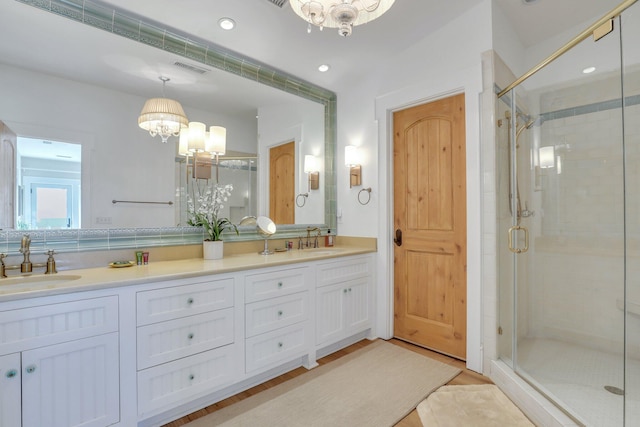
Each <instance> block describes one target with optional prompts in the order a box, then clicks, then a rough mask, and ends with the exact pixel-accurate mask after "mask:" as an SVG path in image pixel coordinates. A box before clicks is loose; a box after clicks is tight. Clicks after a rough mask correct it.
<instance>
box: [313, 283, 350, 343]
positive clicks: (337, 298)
mask: <svg viewBox="0 0 640 427" xmlns="http://www.w3.org/2000/svg"><path fill="white" fill-rule="evenodd" d="M345 292H346V288H344V286H343V285H342V284H337V285H331V286H323V287H321V288H318V289H317V290H316V344H324V343H327V342H330V341H334V340H339V339H340V338H341V337H342V331H343V330H344V325H345V319H344V313H345V310H344V307H343V305H344V302H345V297H344V295H343V294H344V293H345Z"/></svg>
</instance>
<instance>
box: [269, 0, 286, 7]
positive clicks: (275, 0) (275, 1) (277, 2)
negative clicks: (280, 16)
mask: <svg viewBox="0 0 640 427" xmlns="http://www.w3.org/2000/svg"><path fill="white" fill-rule="evenodd" d="M267 1H268V2H269V3H273V4H275V5H276V6H278V7H282V6H284V4H285V3H286V2H287V0H267Z"/></svg>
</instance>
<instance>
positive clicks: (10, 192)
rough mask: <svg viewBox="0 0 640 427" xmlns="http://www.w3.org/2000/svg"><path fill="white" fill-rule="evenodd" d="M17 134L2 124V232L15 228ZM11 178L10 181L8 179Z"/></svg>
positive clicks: (0, 183) (0, 144)
mask: <svg viewBox="0 0 640 427" xmlns="http://www.w3.org/2000/svg"><path fill="white" fill-rule="evenodd" d="M17 144H18V143H17V137H16V134H15V132H13V131H12V130H11V129H9V128H8V127H7V126H6V125H5V124H4V123H2V122H0V171H2V175H3V177H4V178H3V179H2V180H0V200H2V201H3V202H2V203H1V204H0V230H1V229H7V228H14V227H15V226H16V223H15V200H16V193H15V191H16V147H17ZM6 178H9V179H6Z"/></svg>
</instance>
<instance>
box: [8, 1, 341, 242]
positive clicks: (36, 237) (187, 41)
mask: <svg viewBox="0 0 640 427" xmlns="http://www.w3.org/2000/svg"><path fill="white" fill-rule="evenodd" d="M15 1H18V2H20V3H24V4H26V5H29V6H33V7H36V8H38V9H42V10H44V11H47V12H50V13H53V14H55V15H59V16H62V17H65V18H68V19H71V20H74V21H77V22H80V23H83V24H86V25H89V26H91V27H94V28H96V29H100V30H104V31H107V32H110V33H112V34H115V35H118V36H121V37H125V38H128V39H130V40H132V41H135V42H138V43H142V44H146V45H148V46H151V47H154V48H157V49H162V50H164V51H167V52H170V53H172V54H175V55H179V56H182V57H185V58H188V59H190V60H193V61H197V62H199V63H202V64H205V65H207V66H210V67H214V68H217V69H219V70H223V71H226V72H229V73H233V74H235V75H237V76H239V77H243V78H246V79H249V80H253V81H255V82H258V83H261V84H265V85H267V86H271V87H273V88H275V89H279V90H283V91H285V92H287V93H290V94H293V95H297V96H300V97H302V98H305V99H308V100H311V101H314V102H318V103H320V104H322V105H323V106H324V130H325V132H324V134H325V140H324V151H325V168H324V169H325V171H324V174H325V179H324V186H325V207H324V211H325V212H324V219H325V223H324V224H290V225H280V226H278V232H277V234H276V235H275V236H274V237H279V238H288V237H297V236H299V235H300V233H303V232H306V228H307V227H308V226H310V225H311V226H314V227H319V228H321V229H322V230H323V231H326V230H331V234H336V226H337V217H336V206H337V203H336V200H337V185H336V172H335V155H336V151H335V150H336V139H337V137H336V135H337V129H336V122H337V114H336V112H337V96H336V94H335V93H334V92H332V91H330V90H327V89H324V88H322V87H320V86H317V85H314V84H312V83H309V82H306V81H304V80H301V79H299V78H296V77H295V76H292V75H290V74H287V73H284V72H282V71H280V70H278V69H276V68H273V67H271V66H269V65H266V64H263V63H261V62H258V61H256V60H254V59H252V58H249V57H246V56H243V55H241V54H238V53H236V52H232V51H229V50H227V49H224V48H222V47H220V46H217V45H215V44H213V43H209V42H206V41H204V40H202V39H198V38H197V37H194V36H192V35H190V34H186V33H180V32H178V31H175V30H173V29H171V30H170V29H168V28H163V27H162V26H160V25H158V24H157V23H152V22H151V21H146V20H145V19H144V18H143V17H140V16H136V15H134V14H131V13H129V12H124V11H122V10H118V9H116V8H113V7H111V6H109V7H106V6H104V5H102V4H99V3H97V2H93V1H91V0H46V1H44V0H15ZM238 229H239V231H240V235H239V236H236V235H235V233H229V234H225V236H224V240H225V241H246V240H261V239H262V237H261V236H260V235H259V234H258V233H257V230H256V227H252V226H247V227H238ZM24 233H25V231H22V230H11V231H0V250H10V249H14V246H15V242H16V241H18V243H19V239H20V238H21V236H22V234H24ZM28 233H29V234H30V235H31V236H32V239H33V242H34V243H36V245H38V244H39V243H40V244H42V245H43V246H46V247H53V245H55V244H57V243H60V244H59V245H57V246H55V248H56V250H61V251H70V250H74V249H75V250H81V249H82V250H86V249H93V250H105V249H110V248H114V245H113V242H114V240H113V239H116V238H123V240H122V246H120V245H118V248H125V247H141V246H144V247H153V246H171V245H182V244H194V243H199V242H201V241H202V239H203V236H204V234H203V231H202V230H201V229H199V228H197V227H166V228H153V229H141V228H130V229H78V230H28ZM3 234H4V236H3ZM5 237H6V240H5V242H6V246H5V245H3V244H2V243H1V241H2V240H4V238H5ZM167 237H170V238H167ZM85 239H86V240H85ZM89 241H90V242H91V243H90V246H89V247H87V246H86V245H84V244H83V242H85V243H88V242H89ZM3 246H5V247H4V248H3Z"/></svg>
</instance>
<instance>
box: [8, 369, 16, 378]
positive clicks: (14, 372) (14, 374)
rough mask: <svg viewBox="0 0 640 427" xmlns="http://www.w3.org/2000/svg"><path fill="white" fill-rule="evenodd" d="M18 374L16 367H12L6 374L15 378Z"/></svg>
mask: <svg viewBox="0 0 640 427" xmlns="http://www.w3.org/2000/svg"><path fill="white" fill-rule="evenodd" d="M16 375H18V371H16V370H15V369H11V370H9V371H7V373H6V374H5V376H6V377H7V378H13V377H15V376H16Z"/></svg>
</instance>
